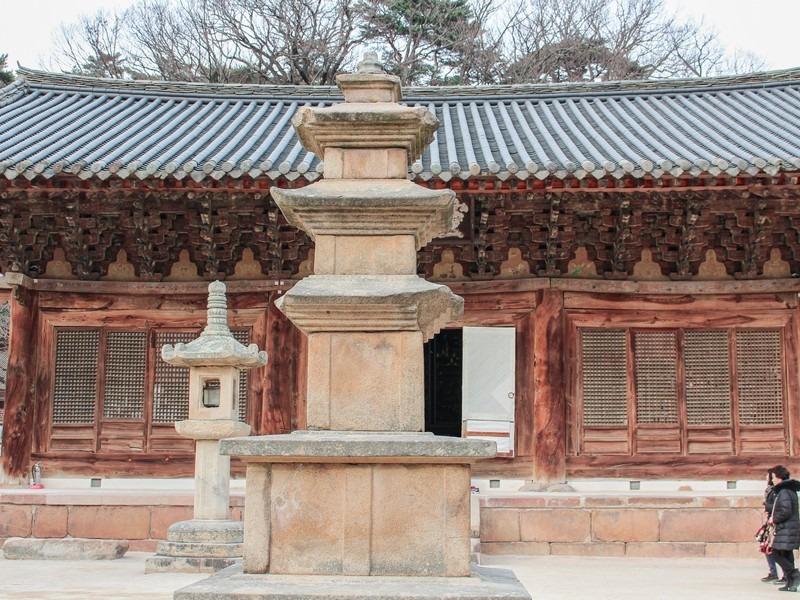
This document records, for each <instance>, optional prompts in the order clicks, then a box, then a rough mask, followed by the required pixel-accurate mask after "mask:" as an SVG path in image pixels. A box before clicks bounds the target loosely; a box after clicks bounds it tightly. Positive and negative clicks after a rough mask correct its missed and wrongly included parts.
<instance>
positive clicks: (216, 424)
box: [175, 419, 250, 440]
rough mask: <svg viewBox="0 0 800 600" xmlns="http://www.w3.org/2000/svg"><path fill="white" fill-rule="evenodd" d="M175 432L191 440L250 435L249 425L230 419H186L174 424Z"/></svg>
mask: <svg viewBox="0 0 800 600" xmlns="http://www.w3.org/2000/svg"><path fill="white" fill-rule="evenodd" d="M175 431H177V432H178V433H180V434H181V435H182V436H183V437H188V438H192V439H193V440H221V439H224V438H229V437H242V436H245V435H247V434H248V433H250V425H248V424H247V423H242V422H241V421H233V420H231V419H186V420H184V421H178V422H177V423H175Z"/></svg>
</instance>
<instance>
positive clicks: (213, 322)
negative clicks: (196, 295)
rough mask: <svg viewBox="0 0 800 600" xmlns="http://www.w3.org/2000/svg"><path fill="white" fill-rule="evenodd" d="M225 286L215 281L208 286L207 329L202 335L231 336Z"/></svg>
mask: <svg viewBox="0 0 800 600" xmlns="http://www.w3.org/2000/svg"><path fill="white" fill-rule="evenodd" d="M226 289H227V288H226V287H225V284H224V283H222V282H221V281H214V282H212V283H211V284H209V286H208V305H207V306H208V312H207V315H208V317H207V320H206V328H205V329H204V330H203V333H202V334H201V335H231V330H230V329H229V328H228V297H227V296H226V295H225V291H226Z"/></svg>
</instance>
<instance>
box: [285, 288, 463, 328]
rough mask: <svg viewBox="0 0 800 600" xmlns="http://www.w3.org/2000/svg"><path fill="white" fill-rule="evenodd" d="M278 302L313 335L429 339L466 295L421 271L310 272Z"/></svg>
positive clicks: (460, 307)
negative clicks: (417, 334) (408, 334)
mask: <svg viewBox="0 0 800 600" xmlns="http://www.w3.org/2000/svg"><path fill="white" fill-rule="evenodd" d="M275 305H276V306H277V307H278V308H279V309H280V310H281V311H282V312H283V313H284V314H285V315H286V316H287V317H288V318H289V319H290V320H291V321H292V323H294V324H295V325H296V326H297V327H298V328H299V329H300V330H301V331H302V332H303V333H305V334H307V335H308V334H311V333H329V332H334V331H337V332H345V331H346V332H354V333H355V332H357V333H365V332H376V331H380V332H391V331H421V332H422V335H423V341H425V340H427V339H430V338H431V337H432V336H433V335H434V334H435V333H436V332H437V331H439V330H440V329H441V328H442V327H444V325H446V324H447V323H448V322H450V321H457V320H458V319H459V318H460V317H461V315H462V313H463V312H464V299H463V298H461V297H460V296H456V295H455V294H453V292H452V291H450V288H448V287H447V286H443V285H438V284H435V283H430V282H428V281H425V280H424V279H420V278H419V277H417V276H416V275H309V276H308V277H306V278H305V279H303V280H302V281H300V282H299V283H298V284H296V285H295V286H294V287H292V289H291V290H289V292H287V293H286V295H284V296H282V297H280V298H279V299H278V300H276V301H275Z"/></svg>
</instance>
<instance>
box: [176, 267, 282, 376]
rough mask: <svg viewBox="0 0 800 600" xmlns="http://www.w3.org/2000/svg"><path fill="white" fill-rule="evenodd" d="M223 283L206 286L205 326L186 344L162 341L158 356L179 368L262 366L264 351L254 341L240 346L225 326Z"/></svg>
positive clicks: (225, 309) (264, 357)
mask: <svg viewBox="0 0 800 600" xmlns="http://www.w3.org/2000/svg"><path fill="white" fill-rule="evenodd" d="M225 289H226V288H225V284H224V283H222V282H221V281H213V282H211V283H210V284H209V286H208V311H207V323H206V327H205V329H203V332H202V333H201V334H200V337H198V338H197V339H195V340H192V341H191V342H189V343H188V344H183V343H181V344H175V345H174V346H173V345H171V344H164V346H163V347H162V348H161V357H162V358H163V359H164V360H165V361H166V362H168V363H170V364H172V365H178V366H182V367H204V366H224V365H228V366H232V367H238V368H241V369H251V368H254V367H263V366H264V365H265V364H267V353H266V352H264V351H263V350H261V351H259V349H258V346H257V345H256V344H250V345H249V346H244V345H243V344H242V343H240V342H238V341H237V340H236V338H234V337H233V334H232V333H231V330H230V329H229V328H228V300H227V298H226V296H225Z"/></svg>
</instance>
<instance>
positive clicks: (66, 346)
mask: <svg viewBox="0 0 800 600" xmlns="http://www.w3.org/2000/svg"><path fill="white" fill-rule="evenodd" d="M99 346H100V332H99V331H98V330H84V331H64V330H62V331H57V332H56V373H55V388H54V394H53V423H55V424H57V425H64V424H87V423H94V407H95V401H96V398H97V357H98V354H99Z"/></svg>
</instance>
